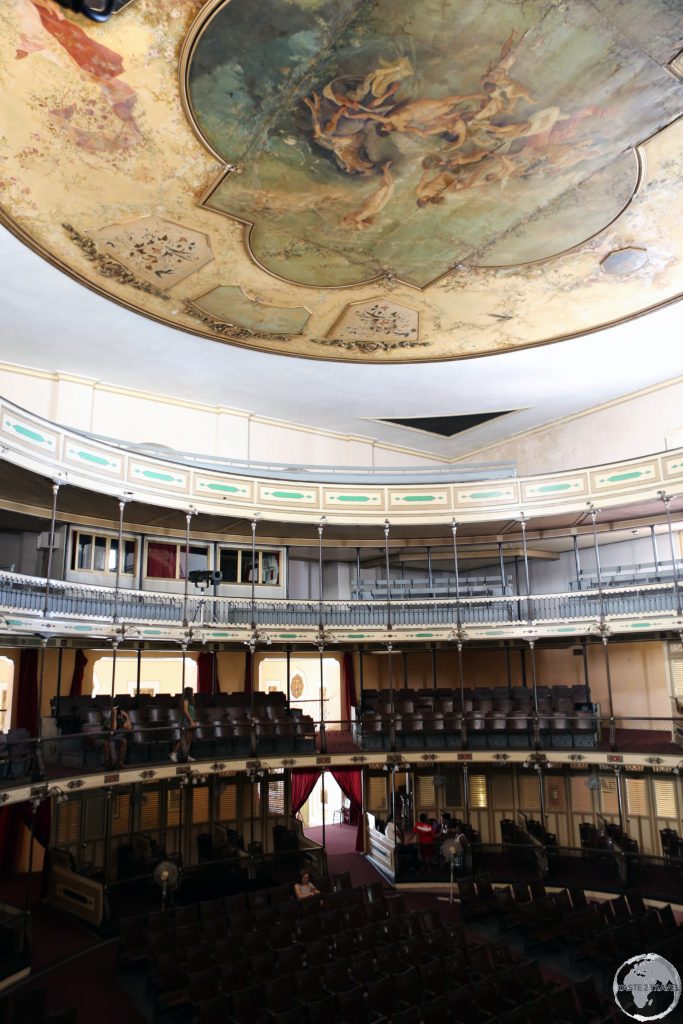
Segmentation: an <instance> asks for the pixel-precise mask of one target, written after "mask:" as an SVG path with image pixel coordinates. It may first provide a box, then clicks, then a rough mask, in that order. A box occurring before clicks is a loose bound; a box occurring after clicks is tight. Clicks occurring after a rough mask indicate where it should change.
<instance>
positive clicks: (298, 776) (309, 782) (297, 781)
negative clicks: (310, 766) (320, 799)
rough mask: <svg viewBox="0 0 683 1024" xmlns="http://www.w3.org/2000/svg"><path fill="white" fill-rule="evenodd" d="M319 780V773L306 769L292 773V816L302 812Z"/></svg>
mask: <svg viewBox="0 0 683 1024" xmlns="http://www.w3.org/2000/svg"><path fill="white" fill-rule="evenodd" d="M319 778H320V772H319V771H316V772H309V771H306V769H305V768H295V769H294V771H293V772H292V815H295V814H296V813H297V811H300V810H301V808H302V807H303V805H304V804H305V803H306V801H307V800H308V798H309V796H310V795H311V793H312V792H313V788H314V786H315V784H316V782H317V781H318V779H319Z"/></svg>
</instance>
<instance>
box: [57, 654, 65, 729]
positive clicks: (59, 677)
mask: <svg viewBox="0 0 683 1024" xmlns="http://www.w3.org/2000/svg"><path fill="white" fill-rule="evenodd" d="M63 660H64V648H63V647H60V648H59V651H58V653H57V693H56V694H55V718H56V719H57V721H59V712H60V703H61V699H62V662H63Z"/></svg>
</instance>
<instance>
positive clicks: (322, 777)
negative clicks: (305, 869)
mask: <svg viewBox="0 0 683 1024" xmlns="http://www.w3.org/2000/svg"><path fill="white" fill-rule="evenodd" d="M325 801H326V794H325V769H324V768H323V770H322V772H321V774H320V803H321V805H322V809H323V842H322V847H323V850H325V851H326V850H327V843H326V841H325V840H326V835H325V818H326V817H327V815H326V814H325Z"/></svg>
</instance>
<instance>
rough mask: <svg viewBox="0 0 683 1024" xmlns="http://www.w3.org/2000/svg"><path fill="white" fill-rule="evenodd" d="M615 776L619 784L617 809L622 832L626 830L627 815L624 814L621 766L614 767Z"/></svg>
mask: <svg viewBox="0 0 683 1024" xmlns="http://www.w3.org/2000/svg"><path fill="white" fill-rule="evenodd" d="M614 778H615V781H616V784H617V810H618V813H619V828H620V829H621V831H622V832H624V831H625V829H624V825H625V823H626V822H625V815H624V790H623V778H622V775H621V768H615V769H614Z"/></svg>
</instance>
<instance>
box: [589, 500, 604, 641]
mask: <svg viewBox="0 0 683 1024" xmlns="http://www.w3.org/2000/svg"><path fill="white" fill-rule="evenodd" d="M599 511H600V509H597V508H596V507H595V506H594V505H593V503H592V502H591V501H589V502H588V513H589V515H590V517H591V524H592V527H593V547H594V548H595V571H596V574H597V577H598V600H599V602H600V623H601V625H604V622H605V595H604V593H603V590H602V567H601V565H600V545H599V544H598V531H597V527H596V525H595V520H596V519H597V515H598V512H599Z"/></svg>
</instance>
